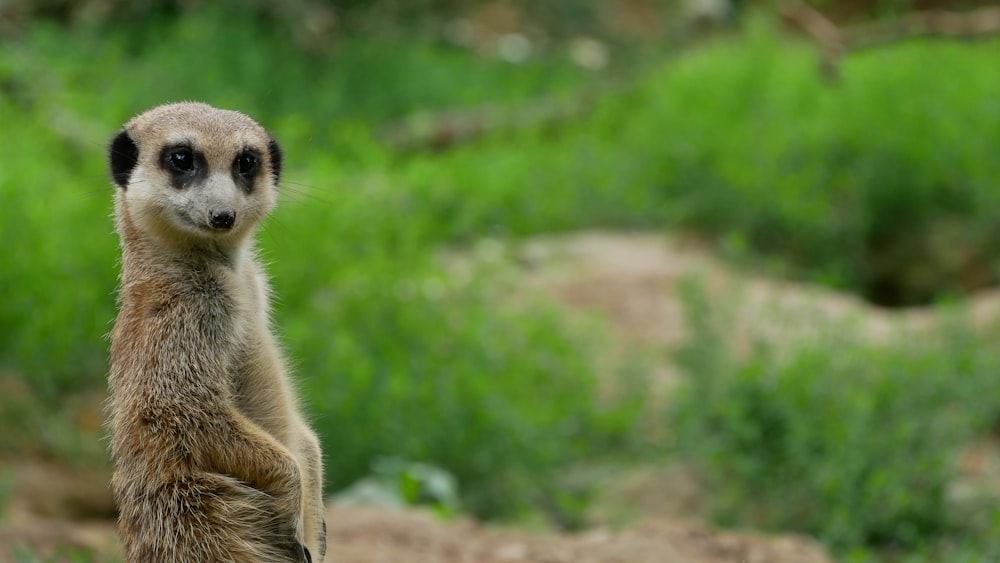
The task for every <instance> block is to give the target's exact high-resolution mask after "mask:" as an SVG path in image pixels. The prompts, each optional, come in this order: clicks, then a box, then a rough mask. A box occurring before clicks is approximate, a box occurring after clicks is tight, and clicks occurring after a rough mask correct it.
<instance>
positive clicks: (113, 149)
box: [108, 129, 139, 190]
mask: <svg viewBox="0 0 1000 563" xmlns="http://www.w3.org/2000/svg"><path fill="white" fill-rule="evenodd" d="M108 160H109V162H110V163H111V177H112V178H114V180H115V184H116V185H117V186H118V187H119V188H121V189H123V190H124V189H125V188H126V187H127V186H128V179H129V176H131V175H132V169H133V168H135V165H136V164H137V163H138V162H139V146H138V145H136V144H135V141H133V140H132V137H129V136H128V132H127V131H125V130H124V129H122V130H121V131H119V132H118V134H117V135H115V138H114V139H113V140H112V141H111V146H110V147H108Z"/></svg>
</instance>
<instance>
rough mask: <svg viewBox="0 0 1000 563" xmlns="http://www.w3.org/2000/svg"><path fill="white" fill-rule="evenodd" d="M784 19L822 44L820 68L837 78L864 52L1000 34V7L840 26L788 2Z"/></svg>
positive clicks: (942, 12) (901, 16)
mask: <svg viewBox="0 0 1000 563" xmlns="http://www.w3.org/2000/svg"><path fill="white" fill-rule="evenodd" d="M781 17H782V19H783V20H784V21H785V22H786V24H788V25H789V26H791V27H793V28H796V29H799V30H801V31H803V32H805V33H806V34H807V35H809V36H810V37H812V38H813V39H815V40H816V42H817V43H819V45H820V49H821V55H820V66H821V69H822V71H823V73H824V75H826V76H830V77H835V76H837V74H838V73H837V70H838V67H839V64H840V59H841V58H842V57H843V56H844V55H845V54H847V53H849V52H851V51H860V50H863V49H869V48H872V47H878V46H881V45H886V44H889V43H895V42H898V41H902V40H905V39H910V38H913V37H942V38H951V39H977V38H981V37H985V36H988V35H992V34H995V33H1000V8H998V7H986V8H979V9H976V10H971V11H968V12H945V11H931V12H911V13H908V14H902V15H900V16H897V17H893V18H888V19H883V20H878V21H874V22H867V23H861V24H855V25H851V26H848V27H844V28H840V27H837V26H836V25H835V24H834V23H833V22H831V21H830V20H829V19H827V17H826V16H824V15H823V14H822V13H820V12H819V11H818V10H816V9H815V8H813V7H811V6H809V5H808V4H806V3H804V2H799V1H792V2H787V3H785V4H784V5H782V7H781Z"/></svg>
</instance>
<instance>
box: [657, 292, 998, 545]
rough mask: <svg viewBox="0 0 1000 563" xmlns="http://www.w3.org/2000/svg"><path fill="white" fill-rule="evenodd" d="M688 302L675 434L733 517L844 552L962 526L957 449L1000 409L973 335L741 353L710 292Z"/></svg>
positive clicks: (725, 515)
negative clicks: (954, 487)
mask: <svg viewBox="0 0 1000 563" xmlns="http://www.w3.org/2000/svg"><path fill="white" fill-rule="evenodd" d="M687 305H688V307H689V313H690V316H691V318H692V319H694V322H695V324H696V326H697V327H698V330H696V331H695V333H694V336H693V337H692V339H691V341H690V343H689V345H688V346H687V347H686V348H685V350H684V353H683V354H682V355H681V357H682V359H683V361H684V364H685V365H686V367H687V368H688V370H689V372H690V378H689V379H688V380H687V381H686V382H685V385H684V388H683V390H682V392H681V393H680V394H679V395H678V396H677V402H676V405H675V407H676V411H675V417H676V418H675V420H674V423H675V427H674V428H675V430H676V432H677V440H678V447H679V449H680V451H681V452H683V453H684V454H685V455H687V456H690V457H691V459H694V460H696V461H697V463H698V465H699V466H700V467H702V468H703V469H704V471H705V473H704V475H705V478H706V480H707V486H708V487H709V489H710V490H712V491H713V501H717V503H716V505H715V506H714V508H715V510H716V515H717V516H718V517H719V518H720V519H721V520H722V521H724V522H728V523H740V524H743V525H753V526H755V527H765V528H768V529H775V530H778V529H781V530H789V529H790V530H799V531H801V532H805V533H809V534H813V535H815V536H817V537H818V538H820V539H821V540H823V541H825V542H827V543H829V544H832V545H833V546H835V547H837V548H839V549H846V548H850V547H854V546H857V545H864V544H868V545H876V546H885V545H893V546H897V547H898V546H905V547H909V548H912V547H914V546H917V545H920V544H922V543H923V542H925V541H928V540H929V539H931V538H934V537H935V536H937V537H940V536H941V535H943V534H944V533H945V532H946V531H948V530H949V529H950V527H951V526H952V523H953V522H954V518H953V516H954V513H953V511H952V507H951V506H950V505H949V504H948V503H947V502H946V500H947V499H946V496H945V493H946V488H947V485H948V484H949V482H950V480H951V478H952V477H953V472H954V459H955V455H956V453H957V448H958V446H960V445H961V444H963V443H964V442H965V441H967V440H969V439H970V438H971V437H972V436H974V435H975V432H976V431H983V430H985V429H987V428H989V426H990V425H991V424H992V421H993V417H994V416H995V415H996V413H997V412H998V406H1000V405H998V404H997V400H996V397H997V396H998V395H997V392H998V391H1000V384H998V383H997V382H996V381H995V377H994V374H995V370H996V361H995V359H994V358H992V357H991V355H990V354H987V353H985V352H983V351H982V350H981V349H980V348H978V347H977V345H976V343H975V341H974V340H973V339H971V338H970V337H968V335H967V333H963V332H962V331H961V330H960V329H958V328H954V329H951V330H953V331H954V332H952V333H951V334H950V335H949V336H948V337H946V338H944V339H940V340H938V339H927V338H920V339H918V341H917V342H899V343H895V344H892V345H886V346H879V345H873V344H864V343H862V342H859V341H856V340H854V339H852V338H850V337H848V336H845V335H844V334H843V333H839V332H837V331H831V333H830V334H829V335H828V336H827V337H826V339H824V340H821V341H818V342H816V343H815V344H814V345H812V346H808V347H804V348H801V349H794V350H779V349H777V347H776V346H775V345H764V344H760V345H759V346H757V347H755V348H754V349H753V351H752V352H750V353H748V354H746V355H745V356H739V355H736V354H730V353H727V352H726V350H727V349H730V348H731V346H729V345H727V341H728V338H727V336H726V334H725V331H723V330H721V329H720V328H719V327H721V326H723V324H720V323H719V322H718V321H719V317H718V316H717V315H718V312H717V311H715V312H713V311H712V310H710V309H709V308H708V305H707V304H706V303H705V302H704V298H703V296H701V295H700V294H699V293H698V292H697V291H694V292H689V294H688V298H687ZM761 322H767V321H766V319H762V320H761ZM716 495H717V496H716Z"/></svg>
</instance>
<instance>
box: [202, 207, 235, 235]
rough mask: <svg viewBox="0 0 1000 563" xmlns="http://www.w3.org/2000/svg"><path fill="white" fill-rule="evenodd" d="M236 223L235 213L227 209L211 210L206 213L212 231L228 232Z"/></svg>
mask: <svg viewBox="0 0 1000 563" xmlns="http://www.w3.org/2000/svg"><path fill="white" fill-rule="evenodd" d="M235 223H236V212H235V211H229V210H228V209H223V210H219V209H212V210H211V211H209V212H208V224H209V225H211V226H212V228H213V229H220V230H224V231H228V230H229V229H231V228H233V225H234V224H235Z"/></svg>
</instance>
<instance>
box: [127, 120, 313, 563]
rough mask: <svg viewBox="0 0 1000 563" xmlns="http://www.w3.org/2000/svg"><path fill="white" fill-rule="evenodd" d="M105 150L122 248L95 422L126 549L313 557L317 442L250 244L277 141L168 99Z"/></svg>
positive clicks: (273, 170) (155, 558) (203, 557)
mask: <svg viewBox="0 0 1000 563" xmlns="http://www.w3.org/2000/svg"><path fill="white" fill-rule="evenodd" d="M109 152H110V154H109V160H110V165H111V175H112V177H113V178H114V183H115V184H116V186H117V187H116V190H115V218H116V228H117V231H118V235H119V237H120V241H121V251H122V257H121V278H120V287H119V296H118V298H119V312H118V316H117V318H116V320H115V324H114V329H113V330H112V332H111V372H110V375H109V389H110V398H109V402H108V415H109V416H108V424H109V427H110V430H111V453H112V461H113V463H114V473H113V477H112V481H111V485H112V492H113V493H114V497H115V502H116V505H117V507H118V512H119V516H118V527H119V533H120V536H121V540H122V544H123V546H124V549H125V555H126V559H127V561H129V562H142V563H146V562H150V563H152V562H157V563H159V562H171V561H173V562H233V563H237V562H239V563H242V562H254V563H257V562H272V561H273V562H286V561H296V562H302V561H314V562H317V563H318V562H319V561H322V560H323V557H324V555H325V552H326V526H325V522H324V520H323V502H322V483H323V475H322V473H323V469H322V458H321V453H320V447H319V441H318V440H317V438H316V435H315V434H314V433H313V431H312V430H311V429H310V428H309V426H308V425H307V423H306V422H305V419H304V417H303V415H302V412H301V409H300V407H299V406H298V404H297V401H296V397H295V390H294V389H293V387H292V383H291V381H290V379H289V375H288V369H287V368H286V366H285V361H284V359H283V358H282V354H281V351H280V350H279V348H278V345H277V343H276V342H275V337H274V334H273V333H272V330H271V326H270V312H269V311H270V305H269V292H270V289H269V287H268V283H267V279H266V277H265V274H264V270H263V268H262V267H261V265H260V261H259V259H258V258H257V253H256V250H255V244H254V231H255V230H256V228H257V226H258V224H259V223H260V221H261V220H262V219H263V218H264V217H265V215H267V214H268V213H269V212H270V211H271V209H273V208H274V205H275V201H276V197H277V189H278V188H277V184H278V179H279V177H280V175H281V164H282V152H281V149H280V147H279V145H278V143H277V142H276V141H275V140H274V139H273V138H272V137H271V135H270V134H269V133H268V132H267V131H266V130H265V129H264V128H263V127H261V126H260V125H258V124H257V123H256V122H255V121H254V120H253V119H251V118H250V117H248V116H246V115H244V114H242V113H239V112H236V111H227V110H221V109H216V108H214V107H211V106H208V105H205V104H201V103H179V104H170V105H163V106H159V107H156V108H153V109H151V110H149V111H147V112H145V113H142V114H140V115H138V116H136V117H135V118H133V119H132V120H131V121H129V122H128V123H126V124H125V125H124V127H123V128H122V129H121V130H120V131H119V132H118V134H117V135H116V136H115V137H114V139H113V141H112V142H111V145H110V151H109Z"/></svg>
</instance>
